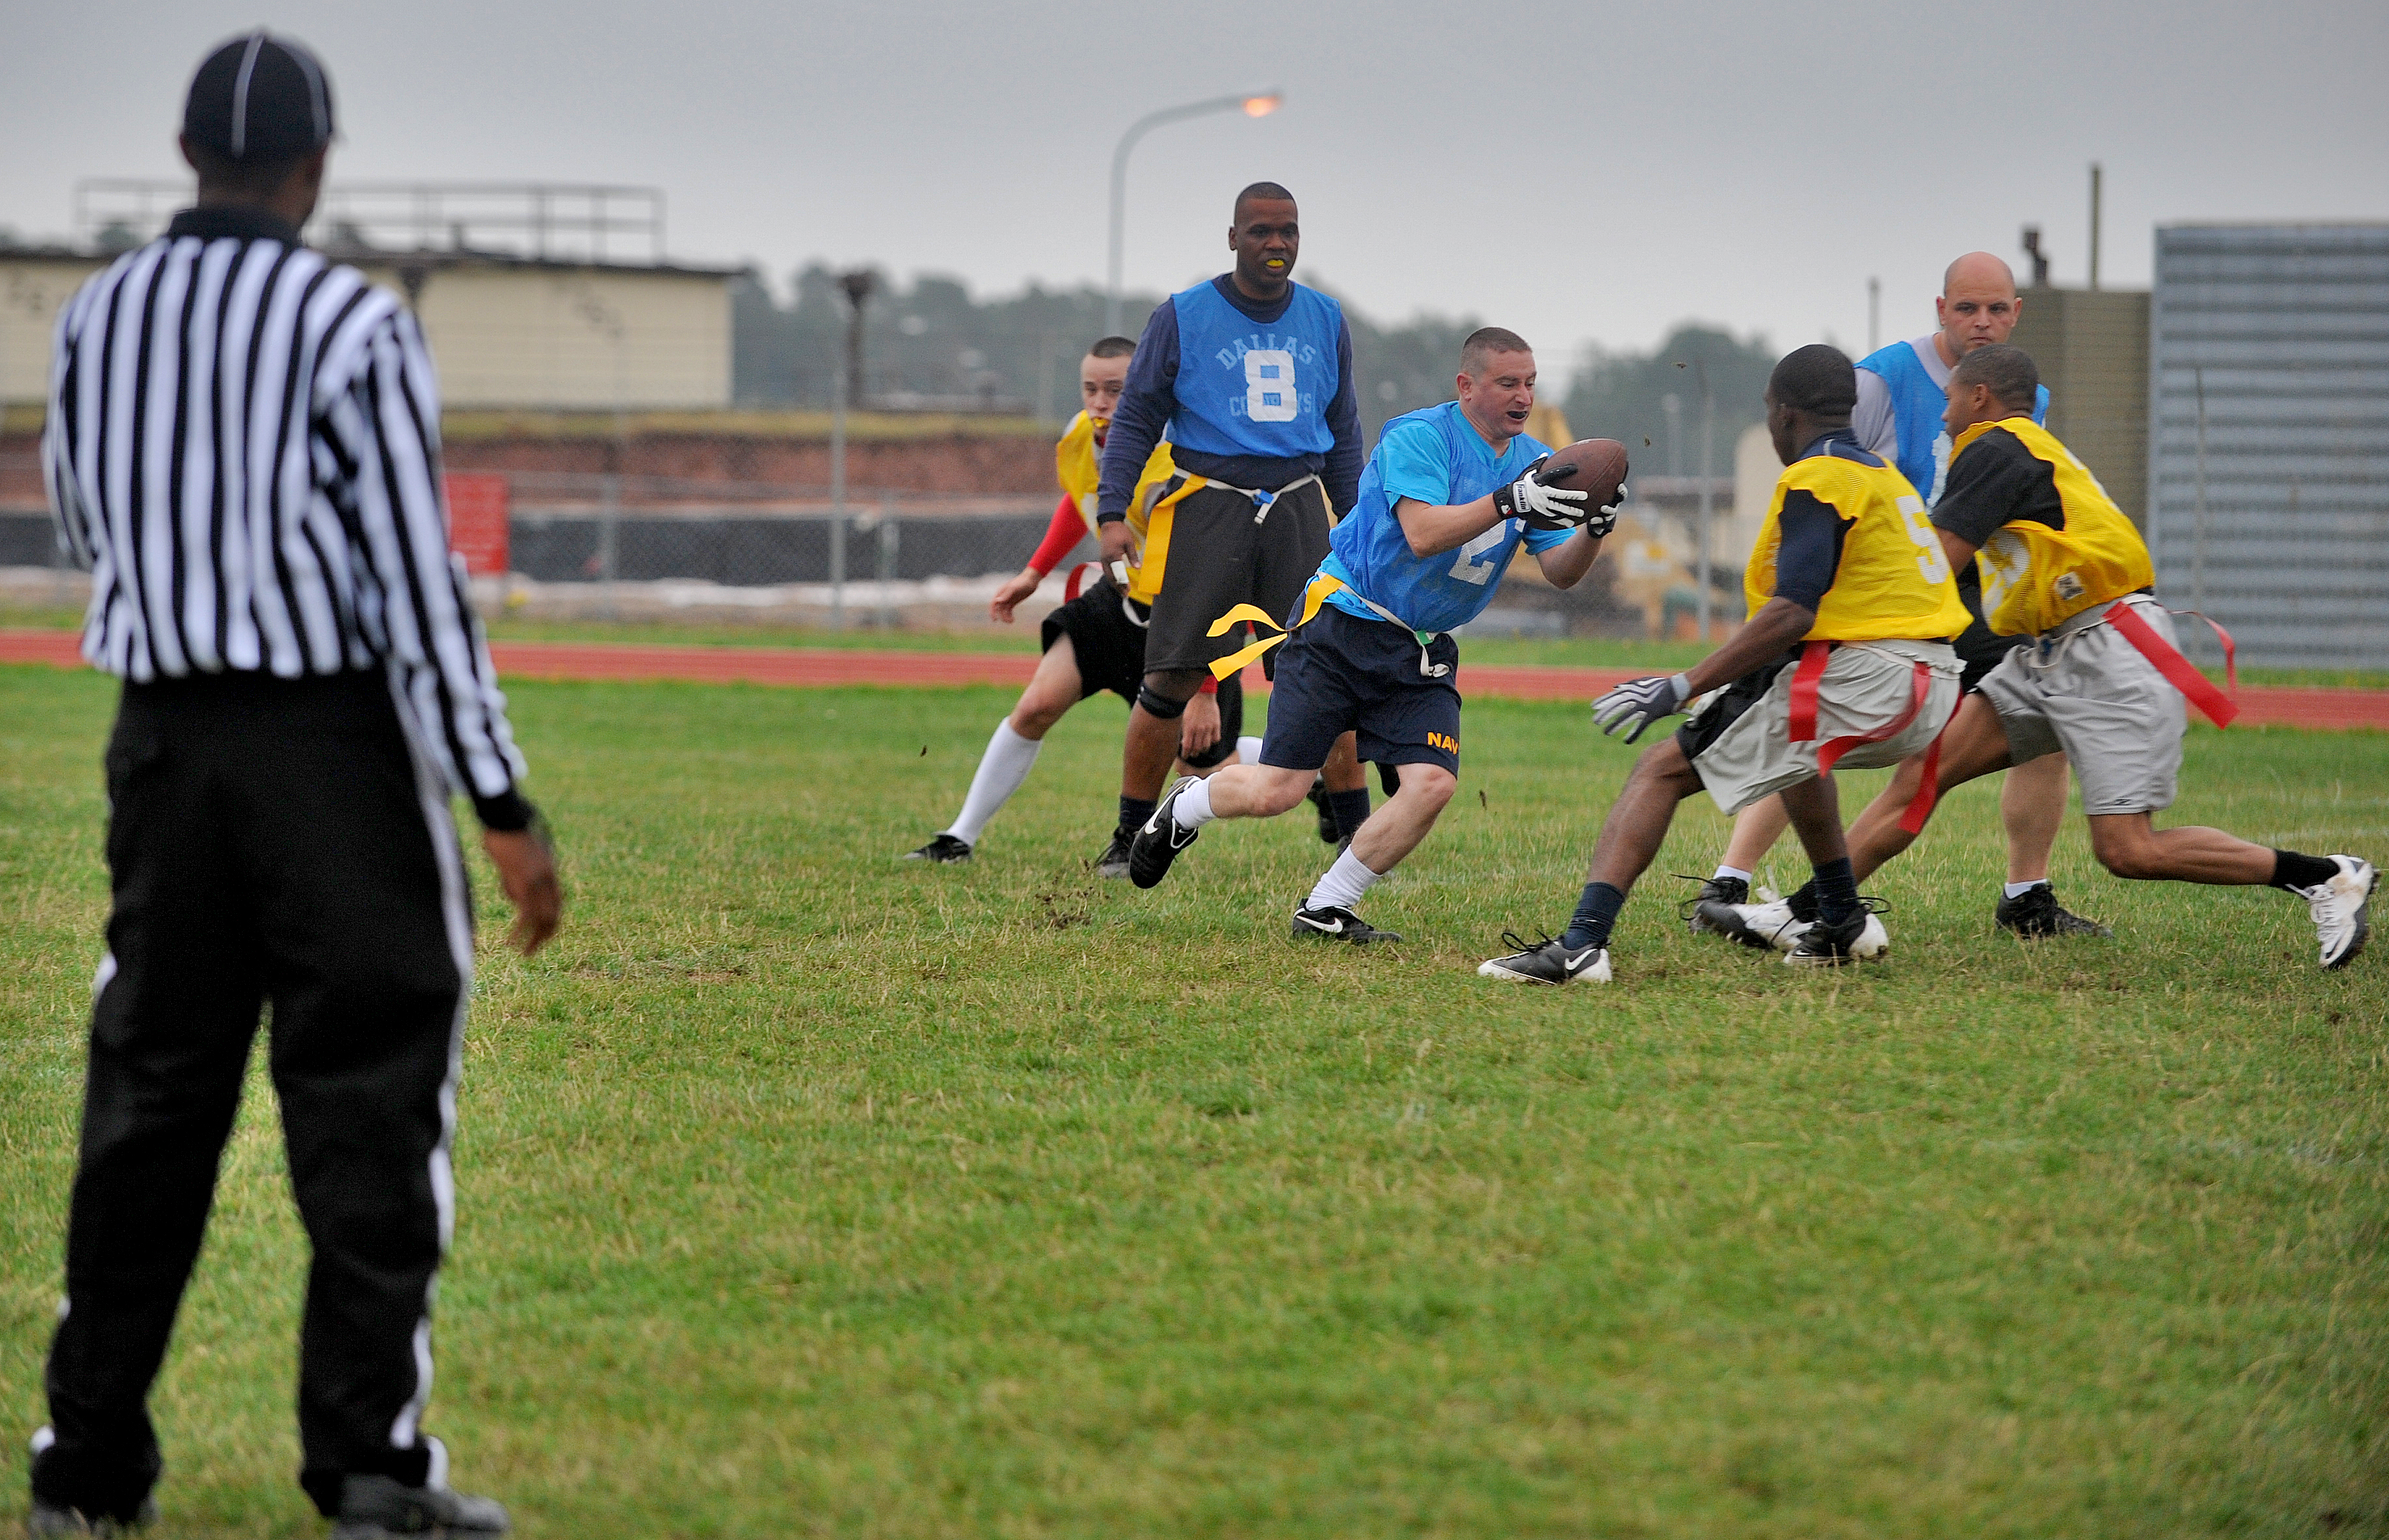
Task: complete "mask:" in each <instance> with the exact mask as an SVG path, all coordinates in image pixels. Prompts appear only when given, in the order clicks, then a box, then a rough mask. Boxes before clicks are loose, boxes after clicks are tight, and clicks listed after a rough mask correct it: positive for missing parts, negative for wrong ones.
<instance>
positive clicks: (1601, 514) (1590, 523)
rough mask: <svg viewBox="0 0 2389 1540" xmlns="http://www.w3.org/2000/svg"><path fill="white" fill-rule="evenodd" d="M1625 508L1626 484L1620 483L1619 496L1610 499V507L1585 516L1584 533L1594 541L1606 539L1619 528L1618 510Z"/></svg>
mask: <svg viewBox="0 0 2389 1540" xmlns="http://www.w3.org/2000/svg"><path fill="white" fill-rule="evenodd" d="M1624 506H1626V483H1625V482H1623V481H1620V482H1619V483H1618V484H1617V495H1616V497H1614V498H1612V499H1610V501H1609V506H1608V507H1606V508H1599V509H1595V510H1594V511H1593V512H1591V513H1590V514H1587V515H1584V532H1585V533H1586V534H1588V535H1591V537H1592V538H1593V539H1594V540H1603V539H1606V538H1607V536H1608V534H1609V532H1610V531H1611V530H1612V529H1615V528H1617V510H1618V509H1620V508H1623V507H1624Z"/></svg>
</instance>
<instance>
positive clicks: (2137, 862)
mask: <svg viewBox="0 0 2389 1540" xmlns="http://www.w3.org/2000/svg"><path fill="white" fill-rule="evenodd" d="M2050 757H2052V758H2054V757H2055V756H2053V755H2052V756H2050ZM2090 853H2091V854H2092V855H2094V856H2096V857H2098V858H2099V864H2100V865H2101V866H2103V867H2105V868H2106V869H2107V870H2108V871H2110V872H2114V874H2115V875H2116V876H2118V877H2123V878H2126V879H2127V880H2130V881H2134V882H2176V883H2207V884H2211V885H2215V886H2217V887H2255V886H2258V885H2262V884H2265V883H2269V882H2271V881H2272V880H2273V865H2274V861H2275V859H2276V857H2275V854H2274V852H2273V850H2272V848H2271V847H2270V846H2263V845H2251V844H2249V843H2248V842H2247V841H2246V840H2244V839H2240V838H2238V837H2236V836H2234V835H2231V834H2225V833H2224V832H2223V831H2222V830H2220V829H2203V828H2199V827H2197V826H2195V825H2189V826H2185V827H2183V828H2179V829H2160V828H2157V827H2156V826H2155V824H2154V823H2153V822H2152V821H2151V815H2149V814H2147V813H2106V814H2093V815H2092V816H2091V819H2090Z"/></svg>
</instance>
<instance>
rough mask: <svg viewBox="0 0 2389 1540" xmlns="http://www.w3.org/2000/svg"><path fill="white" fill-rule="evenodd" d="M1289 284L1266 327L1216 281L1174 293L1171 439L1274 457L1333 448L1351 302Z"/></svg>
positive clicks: (1201, 449) (1207, 450)
mask: <svg viewBox="0 0 2389 1540" xmlns="http://www.w3.org/2000/svg"><path fill="white" fill-rule="evenodd" d="M1292 289H1293V294H1292V297H1291V299H1290V300H1289V302H1288V303H1287V305H1286V308H1285V313H1284V315H1282V316H1280V317H1279V318H1278V319H1277V320H1276V321H1275V322H1274V323H1272V324H1271V325H1266V326H1262V325H1255V324H1254V323H1253V321H1252V319H1251V318H1250V317H1248V316H1246V314H1245V313H1244V312H1242V311H1240V310H1238V309H1236V307H1235V306H1233V305H1231V304H1230V303H1228V301H1227V300H1226V299H1222V298H1221V297H1220V290H1219V286H1217V285H1216V284H1212V283H1209V282H1205V283H1200V284H1196V285H1195V286H1194V287H1193V288H1190V289H1188V290H1186V291H1185V292H1184V293H1182V294H1176V295H1172V296H1171V297H1170V299H1169V306H1170V308H1171V309H1172V310H1173V311H1175V312H1177V317H1176V318H1177V322H1178V379H1177V382H1176V388H1177V396H1178V410H1177V411H1176V412H1175V413H1174V414H1171V416H1170V419H1169V441H1170V442H1171V443H1173V444H1176V445H1178V446H1179V447H1180V448H1182V449H1189V450H1193V451H1194V452H1196V453H1198V454H1221V455H1228V454H1233V455H1266V456H1269V457H1271V458H1273V459H1295V458H1297V457H1299V456H1303V455H1311V454H1324V453H1326V452H1327V451H1328V450H1329V449H1331V448H1333V447H1334V445H1335V433H1334V431H1333V430H1332V429H1331V428H1330V427H1329V426H1328V423H1327V403H1328V402H1329V401H1334V400H1335V393H1336V388H1337V387H1338V385H1339V384H1340V383H1341V379H1340V372H1339V370H1338V368H1337V365H1336V350H1337V349H1336V344H1337V341H1338V339H1340V338H1341V337H1342V336H1343V335H1344V311H1343V307H1341V306H1339V305H1338V304H1336V302H1335V300H1333V299H1329V298H1328V297H1327V296H1325V295H1323V294H1322V293H1320V292H1319V291H1318V290H1317V289H1315V288H1305V287H1303V286H1301V285H1300V284H1295V285H1293V286H1292ZM1271 490H1274V489H1271Z"/></svg>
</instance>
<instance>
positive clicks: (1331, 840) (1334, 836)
mask: <svg viewBox="0 0 2389 1540" xmlns="http://www.w3.org/2000/svg"><path fill="white" fill-rule="evenodd" d="M1308 795H1309V797H1310V805H1311V806H1312V807H1313V808H1318V809H1319V843H1320V844H1322V845H1333V844H1335V842H1336V841H1337V840H1338V839H1341V838H1342V837H1343V836H1342V835H1341V834H1338V833H1337V832H1336V828H1335V808H1332V807H1329V806H1328V803H1327V777H1325V776H1323V775H1314V776H1312V777H1311V778H1310V791H1309V794H1308Z"/></svg>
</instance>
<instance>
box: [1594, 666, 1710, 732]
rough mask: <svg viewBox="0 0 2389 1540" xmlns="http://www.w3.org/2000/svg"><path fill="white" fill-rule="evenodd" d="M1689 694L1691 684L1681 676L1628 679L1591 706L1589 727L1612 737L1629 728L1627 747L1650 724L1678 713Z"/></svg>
mask: <svg viewBox="0 0 2389 1540" xmlns="http://www.w3.org/2000/svg"><path fill="white" fill-rule="evenodd" d="M1692 693H1693V691H1692V683H1691V681H1689V680H1687V679H1686V678H1685V677H1684V676H1683V675H1681V674H1674V675H1670V676H1667V677H1662V676H1660V675H1657V674H1654V675H1652V676H1650V677H1649V678H1647V679H1629V680H1628V681H1626V682H1625V683H1623V684H1621V685H1619V686H1617V687H1616V689H1614V690H1612V691H1610V692H1609V693H1608V694H1605V695H1603V696H1602V697H1601V698H1600V699H1599V700H1597V701H1595V702H1593V703H1592V720H1593V725H1594V726H1596V727H1598V728H1600V729H1601V731H1602V732H1603V733H1605V734H1607V735H1608V736H1610V737H1612V738H1615V737H1616V736H1617V733H1618V732H1619V730H1620V729H1629V730H1630V731H1629V732H1627V733H1626V741H1627V742H1628V743H1629V744H1630V743H1632V742H1634V741H1635V740H1636V739H1638V738H1640V737H1642V732H1643V730H1644V729H1645V728H1647V727H1649V726H1650V725H1651V724H1652V723H1653V722H1655V721H1657V720H1658V719H1660V718H1662V717H1672V716H1674V715H1675V714H1676V713H1677V712H1679V711H1680V710H1682V709H1683V708H1684V702H1685V701H1686V700H1687V699H1689V698H1690V697H1691V695H1692Z"/></svg>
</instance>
